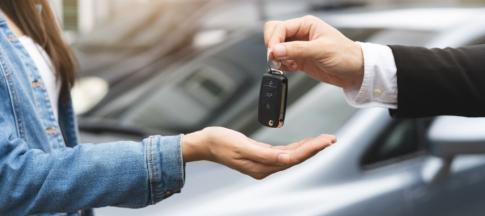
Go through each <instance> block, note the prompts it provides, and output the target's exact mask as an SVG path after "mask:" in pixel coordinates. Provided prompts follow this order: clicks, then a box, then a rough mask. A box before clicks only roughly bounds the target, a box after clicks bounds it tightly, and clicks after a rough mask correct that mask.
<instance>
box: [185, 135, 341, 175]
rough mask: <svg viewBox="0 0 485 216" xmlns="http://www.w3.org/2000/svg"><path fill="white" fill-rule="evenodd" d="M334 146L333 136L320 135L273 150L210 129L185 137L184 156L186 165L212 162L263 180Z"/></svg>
mask: <svg viewBox="0 0 485 216" xmlns="http://www.w3.org/2000/svg"><path fill="white" fill-rule="evenodd" d="M335 142H336V138H335V137H334V136H331V135H321V136H319V137H316V138H309V139H305V140H302V141H300V142H297V143H293V144H290V145H287V146H278V147H273V146H271V145H269V144H264V143H260V142H257V141H254V140H252V139H250V138H248V137H246V136H245V135H243V134H241V133H239V132H236V131H233V130H229V129H226V128H220V127H210V128H206V129H204V130H202V131H199V132H195V133H192V134H188V135H185V136H184V138H183V141H182V153H183V158H184V161H185V162H190V161H197V160H209V161H213V162H216V163H220V164H223V165H226V166H228V167H230V168H233V169H236V170H238V171H240V172H241V173H244V174H247V175H250V176H251V177H253V178H256V179H263V178H265V177H267V176H269V175H271V174H273V173H275V172H278V171H281V170H284V169H287V168H289V167H291V166H294V165H296V164H299V163H301V162H303V161H305V160H306V159H308V158H310V157H311V156H313V155H315V154H317V153H318V152H320V151H321V150H323V149H325V148H326V147H328V146H330V145H331V144H334V143H335Z"/></svg>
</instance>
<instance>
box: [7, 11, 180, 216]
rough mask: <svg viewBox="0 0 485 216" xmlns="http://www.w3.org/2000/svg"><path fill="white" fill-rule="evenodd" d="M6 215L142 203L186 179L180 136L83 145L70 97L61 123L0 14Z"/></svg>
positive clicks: (73, 211) (62, 107)
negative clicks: (78, 135)
mask: <svg viewBox="0 0 485 216" xmlns="http://www.w3.org/2000/svg"><path fill="white" fill-rule="evenodd" d="M0 98H1V99H2V102H1V103H0V215H29V214H41V215H80V214H85V215H91V214H92V211H91V210H89V209H91V208H95V207H102V206H119V207H128V208H140V207H144V206H147V205H150V204H155V203H157V202H159V201H160V200H162V199H164V198H166V197H168V196H170V195H172V194H173V193H177V192H179V191H180V189H181V188H182V186H183V183H184V167H183V161H182V156H181V150H180V136H169V137H162V136H152V137H149V138H146V139H144V140H143V141H141V142H128V141H126V142H124V141H121V142H113V143H103V144H79V143H78V137H77V134H78V133H77V126H76V120H75V115H74V112H73V108H72V104H71V102H70V101H67V102H62V101H61V102H60V103H59V119H58V120H56V118H55V116H54V113H53V110H52V107H51V104H50V102H49V98H48V95H47V91H46V88H45V86H44V85H43V83H42V79H41V76H40V74H39V72H38V71H37V68H36V67H35V65H34V62H33V60H32V59H31V58H30V56H29V55H28V53H27V51H26V50H25V49H24V48H23V46H22V45H21V44H20V42H19V41H18V39H17V37H16V36H15V35H14V34H13V33H12V32H11V31H10V30H9V28H8V26H7V22H6V20H5V19H4V15H3V14H1V12H0Z"/></svg>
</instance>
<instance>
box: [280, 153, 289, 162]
mask: <svg viewBox="0 0 485 216" xmlns="http://www.w3.org/2000/svg"><path fill="white" fill-rule="evenodd" d="M278 161H279V162H282V163H288V162H289V161H290V155H289V154H280V155H278Z"/></svg>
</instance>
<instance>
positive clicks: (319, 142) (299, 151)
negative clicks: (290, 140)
mask: <svg viewBox="0 0 485 216" xmlns="http://www.w3.org/2000/svg"><path fill="white" fill-rule="evenodd" d="M335 142H337V139H336V137H335V136H332V135H321V136H319V137H316V138H313V139H310V140H308V141H305V142H303V143H302V144H301V145H300V146H299V147H298V148H295V149H292V150H291V151H289V153H288V154H284V155H280V156H279V163H283V164H286V165H290V166H293V165H295V164H299V163H301V162H303V161H305V160H306V159H308V158H310V157H311V156H313V155H315V154H317V153H318V152H320V151H321V150H323V149H325V148H326V147H328V146H330V145H332V144H334V143H335Z"/></svg>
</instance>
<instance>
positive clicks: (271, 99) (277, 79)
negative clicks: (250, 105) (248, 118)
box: [258, 69, 288, 128]
mask: <svg viewBox="0 0 485 216" xmlns="http://www.w3.org/2000/svg"><path fill="white" fill-rule="evenodd" d="M287 94H288V79H287V78H286V77H285V75H284V74H283V73H282V72H281V71H278V70H274V69H270V70H269V71H268V73H265V74H264V75H263V81H262V83H261V90H260V93H259V108H258V112H259V113H258V120H259V122H260V123H261V124H263V125H265V126H267V127H272V128H280V127H283V124H284V121H285V113H286V99H287Z"/></svg>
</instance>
